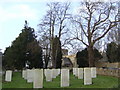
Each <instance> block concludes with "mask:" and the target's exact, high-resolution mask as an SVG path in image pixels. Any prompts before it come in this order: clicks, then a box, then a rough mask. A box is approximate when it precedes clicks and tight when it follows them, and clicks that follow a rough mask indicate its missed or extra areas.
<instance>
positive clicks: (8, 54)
mask: <svg viewBox="0 0 120 90" xmlns="http://www.w3.org/2000/svg"><path fill="white" fill-rule="evenodd" d="M12 53H13V52H12V49H11V47H7V48H6V50H5V52H4V54H3V59H2V68H6V69H13V68H14V66H13V65H14V63H15V61H14V60H13V54H12Z"/></svg>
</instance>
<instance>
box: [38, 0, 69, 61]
mask: <svg viewBox="0 0 120 90" xmlns="http://www.w3.org/2000/svg"><path fill="white" fill-rule="evenodd" d="M47 6H48V8H49V10H48V11H47V14H46V15H45V17H44V19H43V20H42V22H41V23H40V24H39V26H40V33H42V34H43V35H44V34H45V33H46V34H47V37H48V40H49V42H50V44H49V48H50V55H48V56H50V57H51V60H53V57H52V56H53V55H52V51H53V50H52V47H53V46H52V44H53V39H54V37H55V35H57V36H58V37H59V39H61V36H62V35H64V34H66V33H67V32H68V28H67V21H68V20H69V18H70V14H69V12H68V11H69V6H70V3H60V2H52V3H49V4H47Z"/></svg>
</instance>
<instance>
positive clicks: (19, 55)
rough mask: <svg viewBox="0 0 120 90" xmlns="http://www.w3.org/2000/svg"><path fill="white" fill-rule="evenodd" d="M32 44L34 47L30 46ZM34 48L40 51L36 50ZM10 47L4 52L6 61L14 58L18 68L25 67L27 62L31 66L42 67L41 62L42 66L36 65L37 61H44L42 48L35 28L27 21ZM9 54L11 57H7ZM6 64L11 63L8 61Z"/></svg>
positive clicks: (15, 65)
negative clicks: (29, 25)
mask: <svg viewBox="0 0 120 90" xmlns="http://www.w3.org/2000/svg"><path fill="white" fill-rule="evenodd" d="M33 44H35V45H33ZM30 45H32V46H33V47H29V46H30ZM32 48H34V49H35V50H38V51H35V50H34V49H32ZM36 48H37V49H36ZM9 49H10V50H7V51H6V52H5V54H4V55H5V56H4V57H6V58H5V61H7V62H9V61H12V60H13V64H14V67H15V68H16V69H22V68H24V67H25V66H26V63H27V62H29V63H30V64H29V66H30V67H29V68H33V67H42V65H41V64H40V65H41V66H35V64H36V63H38V62H42V49H41V47H40V46H39V43H38V42H37V40H36V36H35V33H34V29H33V28H31V27H28V23H27V21H25V27H24V29H22V32H21V33H20V34H19V36H18V37H17V38H16V40H14V41H13V42H12V45H11V47H10V48H9ZM29 50H31V51H29ZM33 50H34V51H33ZM10 51H11V52H10ZM31 52H32V53H31ZM8 55H9V57H11V58H10V59H9V58H7V57H8ZM38 55H39V57H38ZM38 59H39V60H38ZM36 60H38V62H36ZM34 61H35V62H36V63H35V62H34ZM32 62H34V63H35V64H34V65H32V64H33V63H32ZM6 64H7V65H8V64H9V63H6Z"/></svg>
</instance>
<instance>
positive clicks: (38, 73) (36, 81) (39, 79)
mask: <svg viewBox="0 0 120 90" xmlns="http://www.w3.org/2000/svg"><path fill="white" fill-rule="evenodd" d="M43 72H44V75H45V77H46V81H52V78H56V76H58V75H60V74H61V83H60V86H61V87H67V86H69V80H70V78H69V69H61V70H60V69H44V70H43V69H27V70H23V71H22V77H23V78H24V79H26V80H27V82H28V83H31V82H33V88H43V77H44V75H43ZM73 75H75V76H76V77H78V79H84V85H90V84H92V78H96V67H93V68H73ZM11 79H12V71H10V70H8V71H6V76H5V81H8V82H10V81H11Z"/></svg>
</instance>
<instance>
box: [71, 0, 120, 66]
mask: <svg viewBox="0 0 120 90" xmlns="http://www.w3.org/2000/svg"><path fill="white" fill-rule="evenodd" d="M115 5H116V4H115V3H111V2H81V7H82V8H80V9H79V14H78V15H76V16H75V17H74V18H73V22H74V25H75V28H74V29H75V32H73V33H72V34H73V37H74V38H73V39H77V40H79V41H81V42H82V43H83V44H84V45H85V46H86V47H87V48H88V57H89V59H88V62H89V66H90V67H92V66H94V65H95V63H94V55H93V48H94V45H95V43H96V42H97V41H99V40H100V39H101V38H103V37H105V35H106V34H107V33H108V32H109V31H110V30H111V29H112V28H113V27H115V26H116V25H117V24H116V23H115V22H118V21H116V20H115V18H114V17H115V15H116V13H113V10H115Z"/></svg>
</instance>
